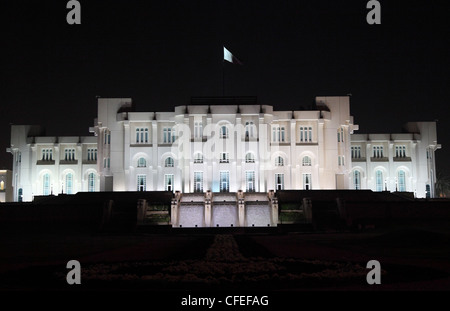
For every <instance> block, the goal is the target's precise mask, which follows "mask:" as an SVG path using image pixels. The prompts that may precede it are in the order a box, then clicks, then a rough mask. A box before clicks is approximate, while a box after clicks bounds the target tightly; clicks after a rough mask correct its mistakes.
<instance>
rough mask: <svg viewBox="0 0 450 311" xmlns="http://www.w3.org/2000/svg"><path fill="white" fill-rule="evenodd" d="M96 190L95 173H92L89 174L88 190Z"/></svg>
mask: <svg viewBox="0 0 450 311" xmlns="http://www.w3.org/2000/svg"><path fill="white" fill-rule="evenodd" d="M94 191H95V174H94V173H90V174H89V175H88V192H94Z"/></svg>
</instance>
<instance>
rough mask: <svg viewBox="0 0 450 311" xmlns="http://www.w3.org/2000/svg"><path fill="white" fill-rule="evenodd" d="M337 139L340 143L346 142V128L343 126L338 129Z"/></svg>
mask: <svg viewBox="0 0 450 311" xmlns="http://www.w3.org/2000/svg"><path fill="white" fill-rule="evenodd" d="M337 139H338V143H343V142H344V129H343V128H342V127H341V128H339V129H338V133H337Z"/></svg>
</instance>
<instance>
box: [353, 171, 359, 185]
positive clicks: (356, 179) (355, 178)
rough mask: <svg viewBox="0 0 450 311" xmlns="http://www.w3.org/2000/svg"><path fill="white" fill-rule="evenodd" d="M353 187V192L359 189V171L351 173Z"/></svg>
mask: <svg viewBox="0 0 450 311" xmlns="http://www.w3.org/2000/svg"><path fill="white" fill-rule="evenodd" d="M353 186H354V187H355V190H360V189H361V172H360V171H353Z"/></svg>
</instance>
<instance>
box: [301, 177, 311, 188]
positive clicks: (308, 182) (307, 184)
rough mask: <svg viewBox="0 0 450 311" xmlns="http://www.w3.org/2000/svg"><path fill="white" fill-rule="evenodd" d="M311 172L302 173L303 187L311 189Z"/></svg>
mask: <svg viewBox="0 0 450 311" xmlns="http://www.w3.org/2000/svg"><path fill="white" fill-rule="evenodd" d="M311 184H312V183H311V174H303V189H304V190H311V188H312V187H311Z"/></svg>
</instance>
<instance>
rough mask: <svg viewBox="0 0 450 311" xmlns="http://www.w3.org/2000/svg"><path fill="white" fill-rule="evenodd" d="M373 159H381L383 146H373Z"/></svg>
mask: <svg viewBox="0 0 450 311" xmlns="http://www.w3.org/2000/svg"><path fill="white" fill-rule="evenodd" d="M373 157H374V158H376V159H380V158H383V157H384V156H383V146H373Z"/></svg>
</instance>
